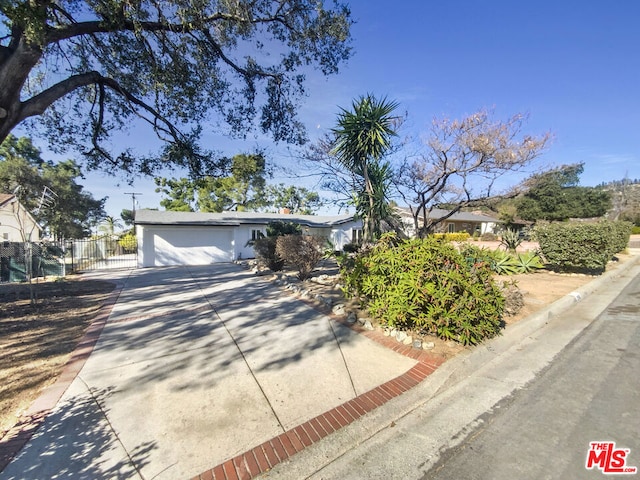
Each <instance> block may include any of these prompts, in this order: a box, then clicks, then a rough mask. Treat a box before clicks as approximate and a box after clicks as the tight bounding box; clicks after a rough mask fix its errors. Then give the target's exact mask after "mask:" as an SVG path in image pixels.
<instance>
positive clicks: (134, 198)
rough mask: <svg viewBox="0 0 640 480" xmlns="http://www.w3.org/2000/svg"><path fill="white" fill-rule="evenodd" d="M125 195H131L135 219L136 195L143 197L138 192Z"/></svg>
mask: <svg viewBox="0 0 640 480" xmlns="http://www.w3.org/2000/svg"><path fill="white" fill-rule="evenodd" d="M124 194H125V195H131V202H132V203H133V210H132V212H133V218H134V219H135V218H136V195H142V194H141V193H138V192H124Z"/></svg>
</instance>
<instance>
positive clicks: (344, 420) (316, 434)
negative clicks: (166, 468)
mask: <svg viewBox="0 0 640 480" xmlns="http://www.w3.org/2000/svg"><path fill="white" fill-rule="evenodd" d="M331 317H333V318H334V320H337V321H338V322H340V323H343V324H345V325H347V326H349V327H350V328H352V329H353V330H355V331H357V332H359V333H361V334H364V335H365V336H367V337H369V338H371V339H372V340H374V341H376V342H377V343H380V344H381V345H383V346H385V347H387V348H390V349H391V350H393V351H395V352H398V353H400V354H402V355H405V356H407V357H410V358H413V359H414V360H418V363H417V364H416V365H414V366H413V367H411V368H410V369H409V370H408V371H406V372H405V373H403V374H402V375H400V376H398V377H396V378H394V379H393V380H389V381H388V382H386V383H383V384H382V385H379V386H377V387H375V388H374V389H372V390H369V391H368V392H365V393H363V394H361V395H358V396H357V397H355V398H353V399H351V400H349V401H348V402H345V403H343V404H342V405H338V406H337V407H335V408H333V409H331V410H329V411H327V412H325V413H322V414H320V415H318V416H316V417H314V418H312V419H311V420H308V421H306V422H304V423H303V424H301V425H298V426H297V427H294V428H292V429H290V430H287V431H286V432H284V433H282V434H280V435H278V436H277V437H274V438H272V439H271V440H268V441H266V442H264V443H263V444H261V445H258V446H256V447H253V448H252V449H251V450H248V451H246V452H244V453H242V454H240V455H237V456H236V457H234V458H232V459H229V460H227V461H225V462H224V463H221V464H220V465H217V466H215V467H214V468H212V469H210V470H207V471H205V472H203V473H201V474H200V475H198V476H196V477H194V478H193V479H192V480H249V479H251V478H254V477H257V476H258V475H260V474H261V473H265V472H267V471H269V470H270V469H272V468H273V467H274V466H276V465H277V464H279V463H281V462H283V461H285V460H287V459H288V458H291V457H292V456H293V455H295V454H296V453H298V452H300V451H302V450H304V449H305V448H306V447H308V446H310V445H312V444H314V443H316V442H319V441H320V440H321V439H323V438H324V437H327V436H329V435H331V434H332V433H333V432H335V431H337V430H339V429H340V428H342V427H345V426H347V425H349V424H350V423H352V422H355V421H356V420H357V419H359V418H360V417H362V416H363V415H365V414H367V413H369V412H371V411H372V410H374V409H376V408H378V407H379V406H381V405H384V404H385V403H387V402H388V401H389V400H391V399H393V398H395V397H397V396H399V395H401V394H403V393H404V392H406V391H407V390H410V389H411V388H413V387H415V386H416V385H418V384H419V383H420V382H422V380H424V379H425V378H427V377H428V376H429V375H431V374H432V373H433V372H434V371H435V370H436V369H437V368H438V367H439V366H440V365H442V364H443V363H444V361H445V359H444V358H443V357H441V356H438V355H434V354H432V353H428V352H425V351H423V350H418V349H415V348H412V347H411V346H408V345H403V344H402V343H399V342H397V341H395V340H394V339H392V338H391V337H385V336H383V335H382V334H381V333H380V332H376V331H368V330H365V329H364V328H362V327H360V326H359V325H350V324H348V323H346V322H345V321H344V320H342V319H341V318H336V317H335V316H334V315H331Z"/></svg>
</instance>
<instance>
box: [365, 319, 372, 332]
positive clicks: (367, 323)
mask: <svg viewBox="0 0 640 480" xmlns="http://www.w3.org/2000/svg"><path fill="white" fill-rule="evenodd" d="M364 329H365V330H369V331H371V330H373V325H372V324H371V320H367V321H366V322H364Z"/></svg>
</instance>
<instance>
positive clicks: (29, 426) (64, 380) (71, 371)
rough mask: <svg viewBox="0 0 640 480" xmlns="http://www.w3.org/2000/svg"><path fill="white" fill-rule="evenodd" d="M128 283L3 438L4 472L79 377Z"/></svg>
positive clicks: (0, 451)
mask: <svg viewBox="0 0 640 480" xmlns="http://www.w3.org/2000/svg"><path fill="white" fill-rule="evenodd" d="M123 286H124V284H122V283H115V287H114V289H113V291H112V292H111V293H110V294H109V296H108V297H107V299H106V300H105V302H104V304H103V305H102V307H101V308H100V311H99V312H98V315H97V316H96V318H95V319H94V320H93V322H92V323H91V325H89V328H87V330H86V331H85V333H84V336H83V337H82V338H81V339H80V342H78V345H77V346H76V348H75V350H74V351H73V353H72V354H71V358H69V360H68V361H67V363H66V364H65V366H64V368H63V369H62V372H61V373H60V376H59V377H58V378H57V379H56V381H55V382H54V383H53V384H51V385H49V386H48V387H46V388H45V389H44V390H43V392H42V393H41V394H40V395H39V396H38V398H37V399H36V400H35V401H34V402H33V403H32V404H31V406H30V407H29V410H27V412H26V413H25V414H24V415H23V418H22V419H21V420H20V421H19V422H18V423H17V424H16V425H15V426H14V427H13V428H11V429H10V430H9V431H8V432H7V433H6V434H5V436H4V437H2V439H1V440H0V472H2V471H3V470H4V469H5V467H6V466H7V465H9V463H10V462H11V460H13V458H14V457H15V456H16V455H17V454H18V452H20V450H22V448H23V447H24V446H25V445H26V443H27V442H28V441H29V440H30V439H31V437H32V436H33V434H34V433H36V431H37V430H38V428H40V426H41V425H42V424H43V423H44V420H45V418H46V417H47V415H48V414H49V413H50V412H51V410H53V408H54V407H55V406H56V404H57V403H58V401H59V400H60V398H61V397H62V395H63V394H64V392H66V391H67V388H69V385H71V382H73V380H74V379H75V378H76V376H77V375H78V373H80V370H82V367H83V366H84V364H85V362H86V361H87V358H89V355H91V352H93V349H94V347H95V345H96V343H97V342H98V338H99V337H100V334H101V333H102V329H103V328H104V326H105V325H106V323H107V320H108V319H109V315H111V310H112V309H113V306H114V305H115V303H116V301H117V300H118V296H119V295H120V292H121V291H122V288H123Z"/></svg>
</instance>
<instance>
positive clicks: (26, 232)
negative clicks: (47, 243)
mask: <svg viewBox="0 0 640 480" xmlns="http://www.w3.org/2000/svg"><path fill="white" fill-rule="evenodd" d="M41 230H42V228H41V227H40V225H38V223H37V222H36V220H35V218H33V216H32V215H31V214H30V213H29V211H28V210H27V209H26V208H25V207H24V206H23V205H22V204H21V203H20V201H19V200H18V198H17V197H16V196H15V195H11V194H7V193H0V239H1V240H2V241H3V242H16V243H22V242H25V241H27V242H39V241H40V231H41Z"/></svg>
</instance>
